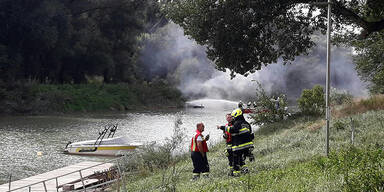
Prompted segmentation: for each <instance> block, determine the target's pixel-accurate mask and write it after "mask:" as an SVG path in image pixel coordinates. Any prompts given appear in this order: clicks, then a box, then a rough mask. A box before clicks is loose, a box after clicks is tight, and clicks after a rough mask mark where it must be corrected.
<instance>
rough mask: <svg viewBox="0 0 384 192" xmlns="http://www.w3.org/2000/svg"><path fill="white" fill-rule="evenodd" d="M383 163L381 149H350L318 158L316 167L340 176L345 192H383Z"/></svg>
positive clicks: (383, 157)
mask: <svg viewBox="0 0 384 192" xmlns="http://www.w3.org/2000/svg"><path fill="white" fill-rule="evenodd" d="M383 161H384V152H383V150H382V149H377V148H375V147H368V148H367V149H359V148H356V147H350V148H349V149H342V150H341V151H339V152H337V153H335V152H332V153H331V154H330V156H329V158H324V157H323V158H319V159H318V160H317V165H319V166H320V167H321V168H322V169H325V171H326V172H330V173H332V174H339V175H341V176H342V177H343V188H344V190H345V191H383V190H384V168H383V167H382V163H383Z"/></svg>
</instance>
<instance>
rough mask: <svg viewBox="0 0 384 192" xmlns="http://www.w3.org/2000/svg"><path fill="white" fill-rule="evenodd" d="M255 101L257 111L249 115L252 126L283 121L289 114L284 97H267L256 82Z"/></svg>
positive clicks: (281, 95)
mask: <svg viewBox="0 0 384 192" xmlns="http://www.w3.org/2000/svg"><path fill="white" fill-rule="evenodd" d="M256 99H257V108H258V111H257V112H256V113H254V114H251V117H252V119H253V121H252V124H255V125H263V124H268V123H273V122H279V121H281V120H284V119H285V118H286V117H288V116H289V115H290V114H289V112H288V110H287V105H288V103H287V100H286V96H285V95H283V94H280V95H279V96H278V97H277V98H276V97H275V98H274V97H273V96H269V95H268V94H267V93H266V92H265V90H264V88H263V87H262V85H261V83H259V82H257V87H256Z"/></svg>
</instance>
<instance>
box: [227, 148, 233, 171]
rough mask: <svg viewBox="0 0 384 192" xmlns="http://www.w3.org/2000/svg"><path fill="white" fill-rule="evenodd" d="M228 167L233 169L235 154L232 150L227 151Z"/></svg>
mask: <svg viewBox="0 0 384 192" xmlns="http://www.w3.org/2000/svg"><path fill="white" fill-rule="evenodd" d="M227 157H228V165H229V167H230V168H233V152H232V149H227Z"/></svg>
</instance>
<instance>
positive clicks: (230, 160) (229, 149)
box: [217, 114, 233, 175]
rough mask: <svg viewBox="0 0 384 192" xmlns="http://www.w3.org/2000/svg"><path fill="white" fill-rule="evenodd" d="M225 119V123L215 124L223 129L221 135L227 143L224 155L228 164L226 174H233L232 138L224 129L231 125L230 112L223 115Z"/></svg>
mask: <svg viewBox="0 0 384 192" xmlns="http://www.w3.org/2000/svg"><path fill="white" fill-rule="evenodd" d="M225 118H226V120H227V124H226V125H224V126H217V128H218V129H221V130H222V131H223V137H224V139H225V143H226V144H227V148H226V156H227V158H228V165H229V173H228V175H233V154H232V139H231V133H229V132H227V131H226V130H229V128H228V127H230V126H232V120H233V119H232V116H231V114H227V115H226V116H225Z"/></svg>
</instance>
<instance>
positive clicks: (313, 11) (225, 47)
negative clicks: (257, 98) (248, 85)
mask: <svg viewBox="0 0 384 192" xmlns="http://www.w3.org/2000/svg"><path fill="white" fill-rule="evenodd" d="M312 2H314V1H313V0H285V1H281V0H177V1H171V2H170V3H168V6H167V7H166V9H165V10H166V13H167V15H168V17H169V18H171V19H172V20H173V21H174V22H175V23H177V24H179V25H180V26H182V27H183V28H184V30H185V33H186V34H187V35H190V36H191V37H192V38H194V39H195V40H196V41H197V42H198V43H200V44H203V45H206V46H207V53H208V57H209V58H210V59H211V60H213V61H215V63H216V65H217V67H218V69H221V70H225V69H226V68H229V69H230V70H231V72H232V75H234V73H235V72H236V73H240V74H247V73H248V72H254V71H255V70H259V69H261V67H262V65H267V64H270V63H273V62H276V61H277V60H278V59H282V61H283V62H284V64H285V63H289V62H291V61H293V60H294V58H295V57H296V56H298V55H301V54H306V53H308V51H309V49H310V48H311V47H313V46H314V42H313V40H312V39H311V36H312V35H313V34H314V33H315V32H317V31H319V30H320V31H322V32H324V31H325V29H326V16H327V14H326V9H325V8H324V4H323V5H320V4H319V2H327V1H326V0H320V1H316V2H317V3H312ZM332 2H333V14H332V20H333V23H334V26H333V28H334V30H336V33H338V32H339V33H342V34H343V36H344V37H351V38H357V37H356V35H354V33H353V32H352V31H353V30H348V29H350V28H348V26H352V29H354V28H356V27H360V28H362V29H363V31H362V33H361V37H368V36H370V35H371V34H373V33H375V32H379V31H381V30H382V29H384V11H383V10H384V1H382V0H370V1H358V0H350V1H347V0H333V1H332Z"/></svg>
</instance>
